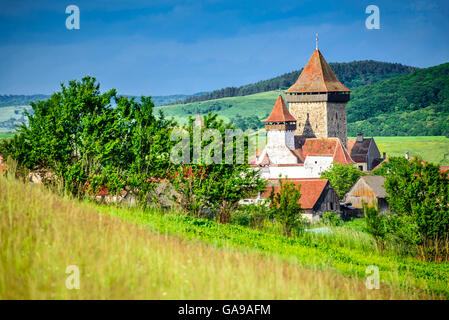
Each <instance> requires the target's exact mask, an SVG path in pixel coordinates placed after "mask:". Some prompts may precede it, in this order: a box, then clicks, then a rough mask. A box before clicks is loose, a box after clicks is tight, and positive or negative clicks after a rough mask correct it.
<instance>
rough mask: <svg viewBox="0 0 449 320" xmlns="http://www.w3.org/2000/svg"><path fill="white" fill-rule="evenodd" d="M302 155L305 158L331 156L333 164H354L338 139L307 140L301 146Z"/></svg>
mask: <svg viewBox="0 0 449 320" xmlns="http://www.w3.org/2000/svg"><path fill="white" fill-rule="evenodd" d="M302 154H303V156H304V158H306V157H307V156H332V157H333V158H334V162H338V163H342V164H344V165H348V164H354V160H353V159H352V158H351V156H350V155H349V153H348V151H347V150H346V148H345V147H344V146H343V143H342V142H341V140H340V139H339V138H308V139H306V141H305V142H304V144H303V145H302Z"/></svg>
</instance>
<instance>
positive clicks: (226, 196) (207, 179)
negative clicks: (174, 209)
mask: <svg viewBox="0 0 449 320" xmlns="http://www.w3.org/2000/svg"><path fill="white" fill-rule="evenodd" d="M206 129H216V130H218V132H219V135H220V138H219V139H218V141H215V140H214V139H213V138H210V139H207V138H206V139H202V141H201V150H202V151H204V148H205V147H206V146H208V145H215V144H216V145H217V146H218V149H220V150H221V156H222V157H221V158H220V159H219V163H212V164H208V163H207V162H206V161H205V159H204V158H202V159H201V160H200V162H199V163H196V164H181V165H179V166H178V167H177V169H176V172H175V174H174V175H173V179H172V183H173V186H174V188H175V190H176V191H177V193H178V194H179V196H180V198H181V199H182V201H181V202H182V203H183V207H184V209H186V210H187V211H188V212H190V213H191V214H193V215H196V216H198V215H200V214H201V212H203V211H205V210H213V211H215V212H216V213H217V219H218V221H219V222H221V223H227V222H229V221H230V219H231V213H232V211H233V210H235V209H236V208H237V205H238V202H239V201H240V200H242V199H244V198H248V197H250V196H255V195H256V194H257V193H258V192H260V191H262V190H264V188H265V181H264V180H263V179H262V178H261V177H260V174H259V172H258V171H256V170H253V169H252V168H251V167H250V166H249V164H248V161H243V163H239V162H238V161H237V159H236V153H237V146H236V142H235V141H233V145H232V147H233V150H234V149H235V150H236V152H235V153H233V163H226V161H225V157H224V155H225V154H226V149H225V143H224V140H225V133H226V130H229V129H233V126H232V125H230V124H228V123H225V122H224V121H223V120H220V119H218V118H217V115H216V114H209V115H206V116H205V117H204V127H203V128H202V130H203V131H204V130H206ZM184 130H185V131H187V132H188V133H189V136H190V137H192V136H193V134H194V133H193V130H194V119H193V118H192V117H189V123H188V125H186V126H184ZM247 146H248V140H247V139H246V143H245V150H244V152H245V157H244V158H245V159H247ZM193 147H194V146H193V144H191V145H190V154H191V155H192V157H191V159H192V158H193ZM212 150H213V151H214V150H216V149H215V148H212ZM214 152H215V151H214ZM211 156H215V155H214V154H213V152H212V154H211Z"/></svg>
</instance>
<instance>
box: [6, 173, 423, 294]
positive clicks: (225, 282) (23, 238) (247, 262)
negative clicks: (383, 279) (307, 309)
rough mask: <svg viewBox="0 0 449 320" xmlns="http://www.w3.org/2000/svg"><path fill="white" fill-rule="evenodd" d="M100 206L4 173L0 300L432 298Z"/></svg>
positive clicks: (121, 210)
mask: <svg viewBox="0 0 449 320" xmlns="http://www.w3.org/2000/svg"><path fill="white" fill-rule="evenodd" d="M102 208H103V209H104V210H102V211H105V210H106V207H102ZM97 209H98V208H97V207H96V206H94V205H92V204H86V203H77V202H74V201H72V200H69V199H62V198H60V197H57V196H55V195H53V194H52V193H50V192H49V191H46V190H44V189H43V188H42V187H40V186H36V185H29V184H23V183H21V182H19V181H16V180H13V179H6V178H4V177H0V298H1V299H140V298H143V299H403V298H405V299H406V298H429V297H431V296H429V295H424V294H417V293H415V294H410V293H409V292H406V291H404V290H399V289H398V288H397V287H394V286H384V287H382V288H381V289H380V290H367V289H366V287H365V285H364V282H363V280H362V279H357V278H349V277H345V276H342V275H339V274H337V273H335V272H332V271H327V272H325V271H321V270H312V269H305V268H302V267H300V266H299V265H298V264H297V263H296V262H291V261H290V262H289V261H288V260H287V259H283V258H282V259H281V258H279V257H275V256H271V257H267V256H264V255H263V254H260V253H258V252H252V251H249V250H240V249H239V248H237V247H236V246H232V247H231V246H228V247H226V246H222V247H221V248H217V247H215V246H211V245H207V244H205V243H204V242H199V241H191V240H187V239H186V238H188V237H179V235H180V234H178V236H177V237H175V236H172V235H169V234H167V233H164V234H162V233H160V232H159V234H158V233H155V232H151V228H148V226H146V225H145V224H144V223H139V224H135V223H131V222H129V221H124V220H123V219H117V218H116V217H112V216H111V215H105V214H101V213H99V212H98V210H97ZM107 210H117V212H122V213H124V212H125V213H126V214H130V216H129V220H131V214H134V213H136V211H133V210H131V209H130V210H125V209H117V208H115V209H114V208H110V207H109V208H108V209H107ZM107 210H106V211H107ZM141 214H142V216H144V215H146V216H150V215H148V214H147V213H143V212H142V213H141ZM152 216H153V217H157V216H158V215H157V214H153V215H152ZM161 217H162V216H161ZM174 217H175V216H174ZM192 221H193V223H199V224H201V223H203V222H202V221H201V220H198V219H196V220H192ZM206 222H207V221H206ZM217 226H218V225H217ZM241 232H243V230H241ZM69 265H76V266H78V267H79V269H80V289H79V290H68V289H67V288H66V286H65V282H66V278H67V277H68V276H69V275H68V274H66V273H65V271H66V268H67V266H69Z"/></svg>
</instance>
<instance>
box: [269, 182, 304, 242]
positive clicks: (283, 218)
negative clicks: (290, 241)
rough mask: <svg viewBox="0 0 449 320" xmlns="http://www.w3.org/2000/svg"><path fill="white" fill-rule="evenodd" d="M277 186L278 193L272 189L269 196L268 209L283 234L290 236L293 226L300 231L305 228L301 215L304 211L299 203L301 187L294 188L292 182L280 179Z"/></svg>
mask: <svg viewBox="0 0 449 320" xmlns="http://www.w3.org/2000/svg"><path fill="white" fill-rule="evenodd" d="M279 185H280V189H279V192H275V189H274V187H272V190H271V193H270V196H269V201H270V208H271V210H272V214H273V216H274V218H275V219H276V220H277V221H278V222H279V223H280V224H281V225H282V232H283V234H284V235H285V236H290V235H291V234H292V228H293V227H294V226H297V227H298V228H299V229H300V230H302V229H303V228H304V226H305V219H304V218H303V217H302V215H301V213H302V212H304V210H303V209H302V208H301V204H300V203H299V199H300V198H301V186H299V187H298V188H296V186H295V184H294V183H293V182H289V181H288V180H285V181H283V180H282V179H279Z"/></svg>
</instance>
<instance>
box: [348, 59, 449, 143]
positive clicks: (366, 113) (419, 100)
mask: <svg viewBox="0 0 449 320" xmlns="http://www.w3.org/2000/svg"><path fill="white" fill-rule="evenodd" d="M348 123H349V125H348V134H349V135H355V134H356V133H357V132H358V131H361V132H363V133H365V134H367V135H375V136H396V135H411V136H416V135H449V63H445V64H441V65H438V66H435V67H430V68H425V69H420V70H416V71H415V72H413V73H411V74H409V75H404V76H399V77H395V78H392V79H388V80H384V81H381V82H378V83H375V84H372V85H368V86H363V87H359V88H356V89H354V90H353V92H352V94H351V101H350V102H349V103H348Z"/></svg>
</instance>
